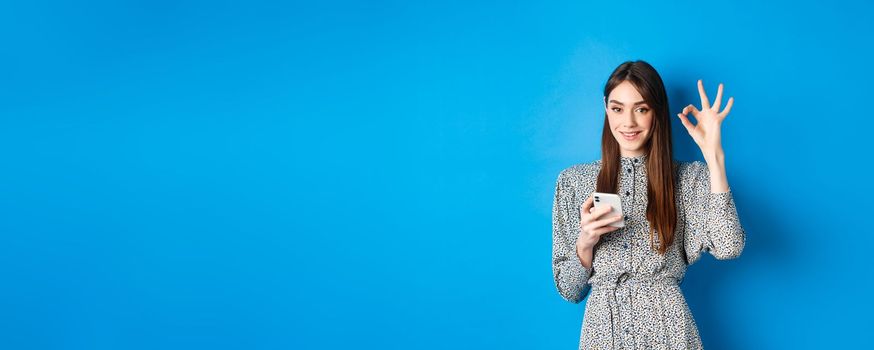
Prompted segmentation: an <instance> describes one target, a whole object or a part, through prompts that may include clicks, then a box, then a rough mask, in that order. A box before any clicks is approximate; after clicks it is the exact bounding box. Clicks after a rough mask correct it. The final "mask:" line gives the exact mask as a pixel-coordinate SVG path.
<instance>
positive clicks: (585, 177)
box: [558, 159, 601, 188]
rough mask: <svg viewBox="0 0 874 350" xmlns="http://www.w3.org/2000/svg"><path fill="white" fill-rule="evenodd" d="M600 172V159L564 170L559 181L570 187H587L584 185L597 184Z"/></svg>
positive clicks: (559, 175) (573, 165) (560, 173)
mask: <svg viewBox="0 0 874 350" xmlns="http://www.w3.org/2000/svg"><path fill="white" fill-rule="evenodd" d="M600 171H601V160H600V159H596V160H593V161H590V162H582V163H576V164H572V165H570V166H567V167H565V168H564V169H562V170H561V171H560V172H559V174H558V181H559V182H562V183H563V184H565V185H567V186H570V187H577V188H579V187H580V186H583V187H585V186H584V185H587V184H592V185H593V184H594V183H595V180H596V178H597V177H598V173H599V172H600Z"/></svg>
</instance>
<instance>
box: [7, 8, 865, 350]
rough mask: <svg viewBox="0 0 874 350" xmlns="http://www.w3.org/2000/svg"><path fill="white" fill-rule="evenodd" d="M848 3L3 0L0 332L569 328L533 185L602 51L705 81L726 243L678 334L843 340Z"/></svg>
mask: <svg viewBox="0 0 874 350" xmlns="http://www.w3.org/2000/svg"><path fill="white" fill-rule="evenodd" d="M872 10H874V8H872V6H871V5H866V4H864V3H863V2H862V1H858V2H846V1H830V2H823V4H820V5H816V4H812V3H804V2H802V3H799V2H792V1H768V2H762V1H732V2H717V3H703V2H692V1H679V2H672V3H670V5H667V4H661V3H653V2H643V1H641V2H631V3H618V2H612V1H611V2H608V1H597V2H595V1H592V2H570V1H566V2H551V3H546V2H533V1H531V2H524V3H522V2H508V1H495V2H483V3H478V4H475V5H472V4H470V3H469V2H461V1H459V2H437V3H436V4H426V3H420V4H412V3H408V2H394V3H392V2H377V1H362V2H357V3H356V2H329V1H325V2H318V3H286V2H273V3H270V2H257V3H255V2H252V1H246V2H243V1H240V2H232V1H200V2H198V1H172V2H170V1H166V2H165V1H151V0H150V1H128V2H111V1H106V2H97V1H89V2H73V1H71V2H38V1H34V2H26V3H25V2H19V3H13V2H4V3H3V4H2V5H0V33H2V34H0V35H2V41H0V44H2V45H0V121H2V124H0V155H2V162H0V213H2V214H0V215H2V217H0V275H2V283H0V348H4V349H61V348H63V349H170V348H178V349H191V348H202V349H225V348H226V349H284V348H294V349H341V348H350V347H353V346H354V347H356V348H358V347H360V348H368V349H411V348H415V349H450V348H451V349H459V348H460V349H496V348H501V349H572V348H575V347H576V346H577V341H578V339H579V329H580V325H581V322H582V312H583V304H571V303H568V302H567V301H565V300H563V299H562V298H561V297H560V296H559V294H558V293H557V291H556V289H555V286H554V284H553V280H552V271H551V261H550V250H551V204H552V196H553V190H554V185H555V179H556V177H557V175H558V172H559V171H560V170H561V169H563V168H565V167H568V166H570V165H572V164H575V163H580V162H588V161H592V160H594V159H597V158H599V157H600V153H599V145H600V133H601V126H602V123H603V109H602V105H601V90H602V88H603V84H604V82H605V81H606V79H607V77H608V75H609V73H610V72H611V70H612V69H613V68H615V67H616V66H617V65H618V64H619V63H621V62H623V61H625V60H632V59H644V60H647V61H648V62H650V63H652V64H653V65H654V66H655V67H656V69H657V70H658V71H659V72H660V73H661V75H662V77H663V78H664V80H665V83H666V86H667V88H668V91H669V96H670V102H671V111H672V112H675V113H676V112H678V111H679V110H680V109H681V108H682V107H683V106H685V105H687V104H689V103H695V104H696V105H697V104H699V101H698V97H697V91H696V86H695V81H696V79H699V78H701V79H703V80H704V83H705V85H706V87H707V89H708V90H710V91H712V94H715V91H716V90H715V88H716V84H717V83H718V82H724V83H725V87H726V90H725V91H726V97H728V96H734V97H735V105H734V108H733V109H732V111H731V115H729V117H728V118H727V119H726V121H725V123H724V124H723V128H724V129H723V138H724V149H725V152H726V157H727V158H726V165H727V173H728V177H729V183H730V185H731V187H732V190H733V191H734V193H735V199H736V201H737V204H738V210H739V214H740V217H741V222H742V224H743V225H744V227H745V229H746V231H747V234H748V237H747V245H746V249H745V251H744V253H743V255H742V256H741V257H740V258H739V259H737V260H731V261H716V260H715V259H713V258H712V257H710V256H707V257H706V258H705V259H703V260H702V261H700V262H699V263H696V264H695V265H693V266H691V268H690V270H689V272H688V274H687V276H686V280H685V281H684V283H683V286H682V288H683V289H684V291H685V293H686V296H687V299H688V301H689V304H690V307H691V309H692V311H693V313H694V315H695V318H696V321H697V322H698V325H699V327H700V330H701V334H702V337H703V340H704V344H705V346H706V347H707V348H708V349H740V348H786V349H798V348H820V347H841V346H843V347H865V346H868V347H870V346H871V345H872V340H871V339H872V338H871V337H870V326H869V324H870V322H868V321H869V319H870V318H869V314H870V312H872V311H874V310H872V302H871V301H869V300H868V298H869V296H870V293H868V292H867V290H868V288H869V287H870V286H871V280H872V277H874V276H872V272H871V269H870V265H871V264H870V262H869V259H868V257H869V256H870V254H869V253H868V252H869V250H870V247H871V246H872V243H874V238H872V230H871V228H870V227H871V226H870V224H869V220H870V219H871V209H872V206H871V204H870V197H871V196H872V195H874V191H872V186H871V183H870V181H869V180H870V178H871V175H870V173H869V172H868V169H869V168H870V162H871V158H870V153H871V150H870V145H871V140H872V137H871V131H872V129H871V110H872V105H871V104H870V103H871V96H870V94H871V81H872V78H874V71H872V69H871V63H870V62H872V59H874V57H872V49H871V44H872V40H871V36H872V34H874V30H872V29H874V28H872V23H874V18H872V14H874V11H872ZM711 96H713V95H711ZM673 127H674V139H675V148H676V154H675V157H676V158H677V159H679V160H683V161H688V160H695V159H698V160H702V159H703V158H701V155H700V151H699V150H698V149H697V148H696V146H695V144H694V143H693V141H692V140H691V138H690V137H689V136H688V134H686V133H685V130H684V129H683V128H682V127H681V125H680V123H679V121H678V120H676V119H675V120H674V125H673Z"/></svg>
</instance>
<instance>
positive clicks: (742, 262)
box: [669, 89, 794, 350]
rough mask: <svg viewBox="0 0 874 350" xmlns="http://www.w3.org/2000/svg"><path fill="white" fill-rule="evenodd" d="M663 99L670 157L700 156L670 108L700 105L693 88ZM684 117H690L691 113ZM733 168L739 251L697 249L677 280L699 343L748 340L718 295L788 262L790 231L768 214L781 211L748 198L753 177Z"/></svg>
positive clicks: (719, 345) (728, 345) (731, 344)
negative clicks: (731, 254)
mask: <svg viewBox="0 0 874 350" xmlns="http://www.w3.org/2000/svg"><path fill="white" fill-rule="evenodd" d="M669 101H672V102H673V103H672V106H671V111H672V117H673V118H672V119H673V121H672V124H671V128H672V131H673V134H674V157H675V158H676V159H678V160H681V161H688V160H694V159H701V151H700V149H699V148H698V145H696V144H695V142H694V141H693V140H692V138H691V136H689V135H688V132H687V131H686V129H685V128H684V127H683V125H682V123H680V120H679V118H677V117H676V113H678V112H679V111H680V110H682V108H683V107H685V106H686V105H688V104H689V103H693V104H695V105H696V107H700V106H699V104H700V98H699V97H698V90H697V89H695V90H693V89H676V90H669ZM729 118H731V116H729ZM690 120H691V121H692V122H693V123H695V120H694V119H691V118H690ZM726 120H727V121H728V120H729V119H726ZM733 174H735V175H734V177H732V178H730V179H729V183H730V187H731V189H732V193H733V196H734V200H735V204H736V205H737V209H738V216H739V218H740V222H741V225H742V226H743V228H744V230H745V231H746V245H745V247H744V251H743V253H742V254H741V256H740V257H738V258H736V259H733V260H716V259H715V258H713V256H712V255H710V254H703V255H702V257H701V259H700V260H698V261H697V262H696V263H695V264H693V265H691V266H689V269H688V271H687V273H686V276H685V278H684V279H683V282H682V284H681V289H682V290H683V294H684V295H685V297H686V301H687V302H688V304H689V308H690V309H691V310H692V315H693V316H694V318H695V322H696V323H697V325H698V329H699V331H700V333H701V339H702V342H703V345H704V348H705V349H710V350H712V349H716V350H720V349H739V348H743V347H744V346H746V344H748V343H746V344H744V343H738V342H739V340H740V339H747V340H748V341H749V335H748V334H739V333H738V329H740V328H739V327H736V325H734V324H732V322H731V321H729V320H728V319H726V317H724V313H725V310H727V309H730V305H726V303H727V301H726V300H724V299H723V296H724V295H726V294H729V293H731V291H730V290H729V291H726V290H724V289H725V288H731V286H734V285H738V282H739V281H742V280H743V279H744V276H745V275H747V274H748V273H751V272H753V271H755V270H761V269H763V268H776V269H779V268H780V267H781V266H785V265H788V264H789V263H790V261H791V259H792V256H794V254H793V252H791V251H789V250H790V249H791V246H790V245H789V244H786V243H787V239H788V238H789V237H790V235H789V232H785V231H783V230H785V227H789V225H781V224H780V223H775V222H773V220H774V218H779V217H785V216H784V215H778V213H777V211H779V208H776V207H775V206H776V204H775V203H771V202H768V201H757V200H752V198H754V197H753V196H752V195H750V196H747V195H746V194H747V193H752V192H753V191H755V190H756V188H755V186H753V185H747V184H755V183H756V182H755V181H753V180H749V181H746V180H745V179H743V178H738V177H737V176H738V175H737V174H742V173H740V172H734V173H733ZM746 198H750V199H751V200H746ZM720 289H722V290H720Z"/></svg>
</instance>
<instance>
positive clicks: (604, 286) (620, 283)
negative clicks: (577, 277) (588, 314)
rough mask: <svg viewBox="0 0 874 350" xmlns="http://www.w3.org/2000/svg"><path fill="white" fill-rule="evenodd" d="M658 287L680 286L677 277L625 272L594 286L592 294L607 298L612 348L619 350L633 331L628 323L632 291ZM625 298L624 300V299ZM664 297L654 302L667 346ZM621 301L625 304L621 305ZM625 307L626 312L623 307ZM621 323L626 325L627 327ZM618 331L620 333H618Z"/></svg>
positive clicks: (632, 340)
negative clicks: (623, 340) (618, 346)
mask: <svg viewBox="0 0 874 350" xmlns="http://www.w3.org/2000/svg"><path fill="white" fill-rule="evenodd" d="M657 285H664V286H671V285H674V286H676V285H678V281H677V279H676V278H675V277H671V276H652V275H649V276H640V275H637V274H633V273H629V272H625V273H622V274H621V275H619V276H618V277H617V278H616V279H615V280H613V281H599V283H594V284H592V293H593V294H594V293H598V294H603V295H605V296H606V298H607V304H608V307H609V309H610V310H609V312H610V313H609V316H610V330H609V331H610V334H611V348H612V349H617V347H616V344H617V343H619V344H621V343H622V339H623V338H624V339H626V340H629V335H630V333H631V330H630V329H629V325H628V323H629V322H630V321H631V320H630V318H631V305H629V303H630V302H631V291H632V290H634V289H636V288H640V287H651V286H657ZM623 297H624V298H623ZM662 297H663V296H661V295H659V298H658V300H656V301H654V304H656V305H657V310H656V311H657V312H658V313H659V314H660V315H659V316H661V317H659V321H658V322H659V323H660V327H661V329H662V334H659V337H661V340H662V341H661V343H662V344H665V345H667V344H666V342H667V335H666V334H664V330H665V325H664V324H663V322H664V320H665V311H664V305H663V304H664V302H663V300H664V299H663V298H662ZM620 299H622V300H621V301H622V302H623V303H622V304H620ZM623 306H625V307H626V308H625V312H620V311H623V310H622V307H623ZM621 323H625V326H624V327H623V325H622V324H621ZM617 330H618V332H617ZM629 341H630V342H631V348H634V347H635V344H634V339H633V338H632V339H630V340H629Z"/></svg>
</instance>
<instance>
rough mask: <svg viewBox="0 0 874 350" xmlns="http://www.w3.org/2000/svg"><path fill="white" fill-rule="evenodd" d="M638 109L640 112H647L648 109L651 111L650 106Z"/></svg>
mask: <svg viewBox="0 0 874 350" xmlns="http://www.w3.org/2000/svg"><path fill="white" fill-rule="evenodd" d="M637 111H638V112H640V113H646V112H647V111H649V108H638V109H637Z"/></svg>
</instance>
